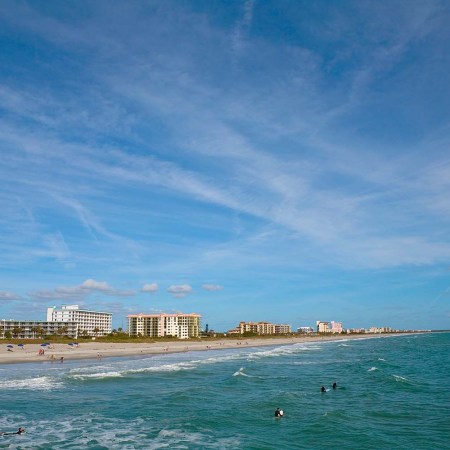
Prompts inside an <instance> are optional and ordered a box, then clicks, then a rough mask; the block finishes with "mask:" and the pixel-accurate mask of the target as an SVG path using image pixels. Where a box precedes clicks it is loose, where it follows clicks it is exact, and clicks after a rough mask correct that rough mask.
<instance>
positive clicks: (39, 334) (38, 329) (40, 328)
mask: <svg viewBox="0 0 450 450" xmlns="http://www.w3.org/2000/svg"><path fill="white" fill-rule="evenodd" d="M36 328H37V330H36V333H37V334H38V336H39V337H40V338H41V339H42V338H43V337H44V335H45V330H44V329H43V328H42V327H36Z"/></svg>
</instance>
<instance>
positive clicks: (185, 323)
mask: <svg viewBox="0 0 450 450" xmlns="http://www.w3.org/2000/svg"><path fill="white" fill-rule="evenodd" d="M127 318H128V335H129V336H149V337H164V336H173V337H177V338H179V339H189V338H196V337H198V336H199V333H200V330H201V327H200V322H201V318H202V316H201V315H200V314H195V313H191V314H183V313H178V314H143V313H140V314H131V315H129V316H127Z"/></svg>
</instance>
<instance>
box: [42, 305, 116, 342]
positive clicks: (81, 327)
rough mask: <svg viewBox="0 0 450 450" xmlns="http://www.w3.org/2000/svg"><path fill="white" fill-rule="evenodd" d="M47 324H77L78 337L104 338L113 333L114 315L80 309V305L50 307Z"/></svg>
mask: <svg viewBox="0 0 450 450" xmlns="http://www.w3.org/2000/svg"><path fill="white" fill-rule="evenodd" d="M47 322H77V323H78V335H83V334H86V335H89V336H104V335H106V334H109V333H111V331H112V313H108V312H99V311H89V310H87V309H80V307H79V306H78V305H62V306H61V308H57V307H56V306H49V307H48V308H47Z"/></svg>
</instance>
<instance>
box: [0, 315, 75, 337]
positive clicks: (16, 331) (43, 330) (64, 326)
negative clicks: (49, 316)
mask: <svg viewBox="0 0 450 450" xmlns="http://www.w3.org/2000/svg"><path fill="white" fill-rule="evenodd" d="M8 335H10V336H11V337H15V338H17V339H37V338H39V337H44V336H50V335H60V336H67V337H69V338H71V339H77V338H78V323H77V322H64V323H62V322H44V321H40V320H12V319H10V320H6V319H2V320H0V338H3V339H4V338H5V337H6V336H8Z"/></svg>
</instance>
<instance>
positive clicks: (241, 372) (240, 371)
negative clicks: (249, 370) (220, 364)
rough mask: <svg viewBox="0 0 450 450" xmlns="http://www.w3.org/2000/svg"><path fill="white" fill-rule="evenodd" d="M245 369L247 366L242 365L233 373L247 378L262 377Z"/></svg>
mask: <svg viewBox="0 0 450 450" xmlns="http://www.w3.org/2000/svg"><path fill="white" fill-rule="evenodd" d="M244 370H245V368H244V367H241V368H240V369H239V370H238V371H237V372H234V373H233V377H238V376H241V377H247V378H261V377H258V376H256V375H248V374H246V373H245V372H244Z"/></svg>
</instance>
